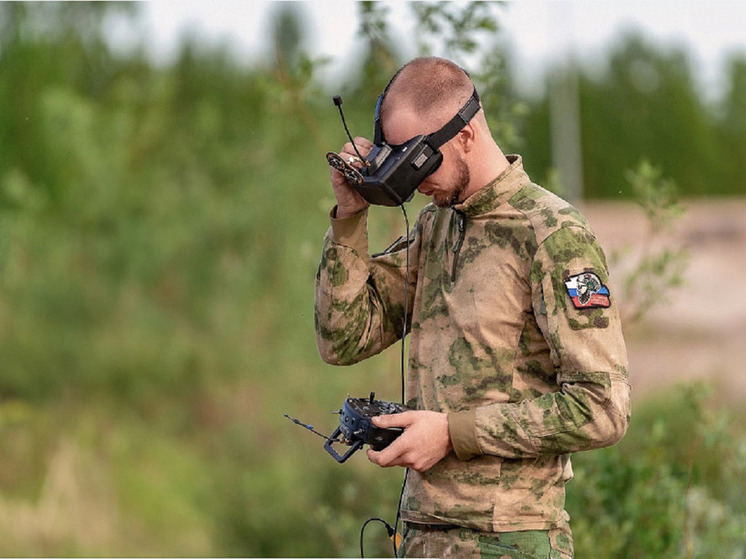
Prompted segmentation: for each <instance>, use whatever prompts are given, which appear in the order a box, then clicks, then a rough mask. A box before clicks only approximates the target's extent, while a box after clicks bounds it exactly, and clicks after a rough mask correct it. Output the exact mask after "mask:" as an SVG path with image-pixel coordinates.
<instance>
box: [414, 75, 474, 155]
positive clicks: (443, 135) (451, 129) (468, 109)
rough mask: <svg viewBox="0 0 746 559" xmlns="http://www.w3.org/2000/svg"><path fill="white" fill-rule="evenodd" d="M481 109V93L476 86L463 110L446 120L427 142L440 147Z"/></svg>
mask: <svg viewBox="0 0 746 559" xmlns="http://www.w3.org/2000/svg"><path fill="white" fill-rule="evenodd" d="M479 109H480V106H479V94H478V93H477V88H474V91H473V92H472V94H471V97H469V100H468V101H467V102H466V104H465V105H464V106H463V107H461V110H460V111H459V112H458V113H456V116H454V117H453V118H452V119H451V120H449V121H448V122H446V123H445V124H444V125H443V127H442V128H441V129H440V130H438V131H437V132H433V133H432V134H430V136H429V137H428V140H427V143H428V144H430V146H431V147H432V148H433V149H436V150H437V149H439V148H440V146H442V145H443V144H445V143H446V142H447V141H448V140H450V139H451V138H453V137H454V136H455V135H456V134H458V133H459V130H461V129H462V128H463V127H464V126H466V125H467V124H469V121H470V120H471V119H472V118H474V115H475V114H477V113H478V112H479Z"/></svg>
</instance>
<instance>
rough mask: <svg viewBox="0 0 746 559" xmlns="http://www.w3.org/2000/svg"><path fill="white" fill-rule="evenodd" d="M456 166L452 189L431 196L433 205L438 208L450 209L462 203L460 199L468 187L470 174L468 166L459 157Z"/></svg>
mask: <svg viewBox="0 0 746 559" xmlns="http://www.w3.org/2000/svg"><path fill="white" fill-rule="evenodd" d="M455 164H456V180H455V182H454V183H453V187H452V188H450V189H448V190H444V191H443V192H442V194H436V195H434V196H433V203H434V204H435V205H436V206H438V207H439V208H451V207H453V206H455V205H456V204H458V203H459V202H463V200H462V198H463V196H464V192H466V188H467V187H468V186H469V182H470V181H471V173H470V172H469V166H468V165H467V164H466V161H464V159H463V158H462V157H461V156H458V158H457V159H456V160H455Z"/></svg>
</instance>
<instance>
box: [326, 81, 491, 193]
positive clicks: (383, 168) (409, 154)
mask: <svg viewBox="0 0 746 559" xmlns="http://www.w3.org/2000/svg"><path fill="white" fill-rule="evenodd" d="M384 94H385V92H384V93H382V94H381V95H380V96H379V97H378V102H377V103H376V112H375V132H374V137H373V144H374V146H373V149H372V150H371V151H370V153H369V154H368V157H367V158H362V157H361V159H362V160H363V163H364V167H363V168H362V169H360V170H358V169H355V168H354V167H352V166H351V165H349V164H348V163H347V162H346V161H344V159H342V157H340V156H339V155H337V154H336V153H334V152H329V153H327V154H326V159H327V161H328V162H329V165H331V166H332V167H333V168H335V169H336V170H338V171H339V172H341V173H342V174H343V175H344V176H345V178H346V179H347V182H348V184H349V185H350V186H352V187H353V188H355V189H356V190H357V191H358V192H359V193H360V195H361V196H362V197H363V198H365V200H367V201H368V202H370V203H371V204H375V205H379V206H401V205H402V204H403V203H404V202H408V201H409V200H411V199H412V196H414V192H415V190H417V187H418V186H419V185H420V183H422V181H423V180H425V178H426V177H428V176H429V175H431V174H432V173H434V172H435V171H436V170H437V169H438V167H440V164H441V163H442V162H443V154H442V153H441V151H440V147H441V146H442V145H443V144H445V143H446V142H448V141H449V140H450V139H452V138H453V137H454V136H456V134H458V132H459V131H460V130H461V129H462V128H463V127H464V126H466V125H467V124H468V123H469V121H471V119H472V118H474V115H476V114H477V113H478V112H479V109H480V107H479V95H478V94H477V90H476V88H475V89H474V91H473V92H472V94H471V97H470V98H469V100H468V101H467V102H466V103H465V104H464V106H463V107H461V110H459V112H458V113H457V114H456V115H455V116H454V117H453V118H452V119H451V120H449V121H448V122H447V123H446V124H444V125H443V127H442V128H440V130H438V131H436V132H433V133H432V134H427V135H420V136H415V137H414V138H412V139H410V140H407V141H406V142H404V143H403V144H398V145H392V144H389V143H388V142H387V141H386V139H385V138H384V136H383V130H382V128H381V103H382V101H383V97H384ZM334 104H335V105H337V107H338V108H339V113H340V116H341V117H342V123H343V124H344V127H345V131H347V135H348V137H350V141H351V142H352V145H353V146H355V142H354V141H352V137H351V136H350V133H349V130H347V124H346V123H345V121H344V114H343V113H342V107H341V105H342V99H341V98H340V97H339V96H335V97H334ZM355 150H356V151H357V147H356V146H355Z"/></svg>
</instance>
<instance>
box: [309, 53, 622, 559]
mask: <svg viewBox="0 0 746 559" xmlns="http://www.w3.org/2000/svg"><path fill="white" fill-rule="evenodd" d="M472 91H473V84H472V83H471V80H470V79H469V78H468V76H467V75H466V74H465V73H464V72H463V71H462V70H461V69H460V68H459V67H458V66H456V65H454V64H452V63H450V62H449V61H446V60H443V59H437V58H424V59H415V60H414V61H412V62H410V63H409V64H408V65H406V66H405V67H404V68H403V69H402V70H400V72H399V73H397V75H396V76H395V77H394V79H393V81H392V83H391V84H390V85H389V88H388V89H387V92H386V95H385V98H384V100H383V104H382V108H381V123H382V126H383V131H384V134H385V137H386V139H387V140H388V141H389V143H391V144H399V143H403V142H405V141H406V140H408V139H410V138H412V137H413V136H415V135H419V134H428V133H431V132H434V131H435V130H438V129H439V128H440V127H441V126H442V125H443V124H444V123H445V122H447V121H448V120H450V119H451V117H453V115H454V114H456V113H457V112H458V111H459V109H460V108H461V107H462V106H463V104H464V102H465V101H466V100H467V99H468V98H469V97H470V95H471V93H472ZM355 142H356V144H357V146H358V148H359V149H360V150H361V152H362V153H363V155H365V154H366V153H367V152H368V151H369V150H370V148H371V147H372V144H371V143H370V142H369V141H368V140H365V139H363V138H357V139H356V140H355ZM441 151H442V152H443V158H444V159H443V163H442V165H441V166H440V168H438V170H437V171H436V172H435V173H433V174H432V175H430V176H429V177H427V178H426V179H425V180H424V181H423V182H422V183H421V184H420V185H419V187H418V190H419V191H420V192H421V193H423V194H425V195H427V196H431V197H432V200H433V203H432V204H429V205H428V206H426V207H425V208H424V209H423V210H422V211H421V213H420V215H419V216H418V218H417V221H416V223H415V225H414V227H413V230H412V233H411V235H410V239H409V241H410V264H411V269H410V271H409V284H408V285H407V286H406V289H407V291H408V293H407V295H408V296H407V298H406V300H407V301H408V306H409V308H408V313H407V315H406V316H408V317H409V318H408V321H409V324H407V325H406V327H407V329H408V331H409V333H410V346H409V373H408V378H407V383H406V390H407V402H406V403H407V405H408V406H409V407H411V408H413V409H414V410H417V411H410V412H405V413H402V414H397V415H388V416H381V417H379V418H376V421H375V422H376V424H377V425H379V426H381V427H395V426H396V427H403V428H404V429H405V430H404V433H403V434H402V435H401V436H400V437H399V438H398V439H397V440H396V441H395V442H394V443H392V444H391V445H390V446H389V447H388V448H386V449H384V450H382V451H380V452H374V451H372V450H369V451H368V457H369V459H370V460H371V461H372V462H374V463H376V464H378V465H380V466H385V467H388V466H403V467H407V468H410V471H409V474H408V476H407V481H406V487H405V490H404V496H403V501H402V508H401V517H402V519H403V521H404V523H405V525H404V541H403V545H402V546H401V548H400V554H406V555H407V556H419V557H520V558H533V557H543V558H547V557H552V558H554V557H571V556H572V553H573V551H572V537H571V533H570V529H569V524H568V521H569V517H568V515H567V513H566V512H565V510H564V503H565V484H566V483H567V482H568V481H569V480H570V479H571V477H572V468H571V464H570V453H572V452H576V451H582V450H589V449H594V448H600V447H604V446H607V445H611V444H614V443H615V442H617V441H618V440H619V439H620V438H621V437H622V436H623V435H624V433H625V431H626V428H627V425H628V422H629V385H628V382H627V358H626V350H625V346H624V341H623V338H622V330H621V325H620V321H619V315H618V312H617V309H616V306H615V305H614V304H613V302H612V300H611V297H610V294H609V291H608V288H607V284H608V273H607V266H606V261H605V257H604V255H603V252H602V250H601V248H600V247H599V245H598V243H597V241H596V239H595V237H594V234H593V232H592V231H591V229H590V227H589V225H588V223H587V222H586V220H585V219H584V218H583V217H582V216H581V215H580V213H579V212H578V211H577V210H575V209H574V208H573V207H572V206H570V205H568V204H567V203H566V202H564V201H563V200H561V199H560V198H558V197H557V196H555V195H553V194H551V193H549V192H548V191H546V190H544V189H542V188H541V187H539V186H537V185H535V184H533V183H532V182H531V181H530V179H529V177H528V176H527V174H526V173H525V172H524V170H523V167H522V163H521V159H520V157H518V156H508V157H506V156H504V155H503V153H502V152H501V150H500V149H499V147H498V146H497V145H496V143H495V142H494V140H493V139H492V137H491V135H490V132H489V129H488V127H487V122H486V120H485V118H484V114H483V111H481V110H480V111H479V113H477V115H476V116H475V117H474V119H473V120H472V121H471V122H469V123H468V124H467V125H466V126H464V127H463V128H462V129H461V131H460V132H459V133H458V134H457V135H456V136H455V137H454V138H453V139H452V140H451V141H449V142H448V143H446V144H445V145H444V146H443V147H442V148H441ZM354 154H355V152H354V150H353V147H352V145H351V144H349V143H348V144H346V145H345V146H344V148H343V150H342V152H341V155H342V157H344V158H345V160H350V161H353V162H355V159H351V158H353V157H354ZM354 164H357V165H359V160H358V161H357V162H355V163H354ZM331 181H332V186H333V188H334V192H335V196H336V198H337V206H336V208H335V209H334V211H333V212H332V218H331V222H332V224H331V228H330V229H329V231H328V232H327V235H326V237H325V239H324V245H323V255H322V261H321V265H320V267H319V272H318V276H317V285H316V331H317V341H318V347H319V351H320V353H321V356H322V358H323V359H324V360H325V361H326V362H328V363H334V364H340V365H346V364H352V363H355V362H358V361H360V360H362V359H365V358H367V357H369V356H371V355H374V354H376V353H378V352H380V351H382V350H383V349H385V348H387V347H388V346H390V345H392V344H394V343H396V342H397V340H398V339H400V337H401V334H402V330H403V327H404V324H403V321H404V317H405V309H404V302H405V295H404V292H405V283H406V277H407V274H406V258H405V243H403V242H400V243H395V245H394V246H392V247H391V248H390V249H388V250H387V251H386V252H384V253H383V254H381V255H377V256H375V257H371V256H369V254H368V243H367V229H366V219H367V211H366V208H367V203H366V202H365V200H364V199H362V198H361V197H360V196H359V194H358V193H357V192H355V191H354V189H352V188H351V187H349V186H348V185H347V183H346V181H345V180H344V178H343V177H342V175H341V174H340V173H339V172H338V171H336V170H332V173H331Z"/></svg>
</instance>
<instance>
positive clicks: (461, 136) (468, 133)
mask: <svg viewBox="0 0 746 559" xmlns="http://www.w3.org/2000/svg"><path fill="white" fill-rule="evenodd" d="M476 134H477V129H476V127H475V126H474V124H473V123H471V122H470V123H468V124H467V125H466V126H464V127H463V128H462V129H461V130H459V132H458V134H457V135H456V138H457V139H458V142H459V144H460V145H461V149H463V150H464V153H468V152H469V151H471V150H472V149H473V148H474V141H475V140H476Z"/></svg>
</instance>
